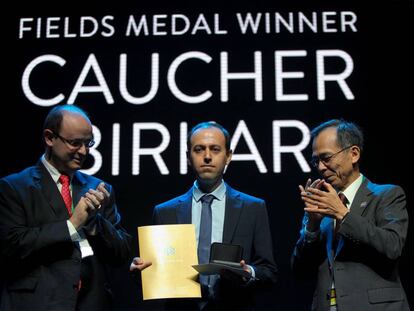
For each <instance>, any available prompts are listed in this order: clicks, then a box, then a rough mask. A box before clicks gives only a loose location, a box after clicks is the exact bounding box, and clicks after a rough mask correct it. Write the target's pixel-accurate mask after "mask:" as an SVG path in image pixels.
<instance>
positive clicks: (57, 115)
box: [43, 105, 89, 134]
mask: <svg viewBox="0 0 414 311" xmlns="http://www.w3.org/2000/svg"><path fill="white" fill-rule="evenodd" d="M64 112H71V113H78V114H81V115H83V116H84V117H85V118H86V119H88V120H89V117H88V114H87V113H86V112H85V111H84V110H82V109H81V108H79V107H77V106H74V105H59V106H56V107H54V108H53V109H52V110H50V111H49V113H48V114H47V116H46V119H45V122H44V123H43V130H45V129H49V130H51V131H52V132H53V133H56V134H59V132H60V126H61V124H62V120H63V113H64Z"/></svg>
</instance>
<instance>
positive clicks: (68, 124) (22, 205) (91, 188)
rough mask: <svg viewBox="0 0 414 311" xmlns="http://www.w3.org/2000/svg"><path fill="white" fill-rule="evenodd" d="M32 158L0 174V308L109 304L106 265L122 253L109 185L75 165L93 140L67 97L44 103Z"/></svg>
mask: <svg viewBox="0 0 414 311" xmlns="http://www.w3.org/2000/svg"><path fill="white" fill-rule="evenodd" d="M43 141H44V144H45V153H44V155H43V156H42V157H41V159H40V160H39V162H38V163H37V164H36V165H35V166H33V167H29V168H27V169H25V170H23V171H22V172H20V173H17V174H13V175H10V176H7V177H4V178H2V179H0V246H1V248H0V251H1V253H0V261H1V270H2V271H1V276H2V279H3V282H4V287H3V290H2V294H1V295H2V296H1V299H0V302H1V303H0V310H39V311H40V310H65V311H66V310H67V311H69V310H71V311H75V310H77V311H78V310H79V311H82V310H110V306H111V293H110V288H109V285H108V281H107V276H106V274H107V272H108V269H107V268H108V265H116V264H121V263H123V262H124V261H125V260H128V259H129V258H130V236H129V235H128V234H127V233H126V232H125V231H124V230H123V229H122V227H121V226H120V215H119V213H118V211H117V206H116V203H115V198H114V192H113V189H112V187H111V186H110V185H109V184H107V183H104V182H103V181H101V180H99V179H97V178H95V177H92V176H89V175H86V174H84V173H81V172H79V171H78V170H79V169H80V168H81V167H82V164H83V163H84V161H85V158H86V157H87V155H88V153H89V149H90V148H91V147H92V146H93V145H94V140H93V134H92V124H91V121H90V120H89V118H88V116H87V115H86V113H85V112H84V111H83V110H81V109H80V108H78V107H76V106H73V105H62V106H57V107H55V108H54V109H52V110H51V111H50V112H49V114H48V115H47V117H46V120H45V122H44V128H43Z"/></svg>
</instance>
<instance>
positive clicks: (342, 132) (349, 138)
mask: <svg viewBox="0 0 414 311" xmlns="http://www.w3.org/2000/svg"><path fill="white" fill-rule="evenodd" d="M329 127H334V128H336V140H337V143H338V146H339V147H340V148H346V147H348V146H358V147H359V149H360V150H361V152H362V149H363V148H364V134H363V133H362V130H361V128H360V127H359V126H358V125H357V124H355V123H353V122H348V121H345V120H344V119H332V120H329V121H326V122H324V123H322V124H320V125H318V126H317V127H315V128H314V129H313V130H312V131H311V137H312V139H315V138H316V136H318V135H319V134H320V133H321V132H322V131H323V130H325V129H327V128H329Z"/></svg>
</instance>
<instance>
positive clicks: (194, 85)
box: [0, 0, 413, 310]
mask: <svg viewBox="0 0 414 311" xmlns="http://www.w3.org/2000/svg"><path fill="white" fill-rule="evenodd" d="M223 2H224V1H223ZM412 9H413V3H412V2H408V1H407V2H406V1H386V2H385V3H381V4H380V3H376V4H375V5H372V6H371V7H370V6H367V5H365V6H362V5H361V4H359V3H358V2H353V1H351V2H349V1H348V2H347V3H345V4H333V3H332V2H330V1H326V2H313V3H312V4H308V3H306V2H293V1H279V2H273V3H267V2H266V1H263V2H260V1H259V2H257V1H255V3H254V4H252V3H250V1H244V0H243V1H237V2H229V1H227V2H226V4H223V3H221V4H219V2H218V1H217V3H215V2H214V1H213V2H212V1H209V2H208V4H207V3H198V2H195V1H194V2H184V3H182V2H181V3H179V4H178V3H174V4H172V3H170V2H167V1H165V3H163V2H160V1H149V2H133V1H130V2H128V1H124V2H120V1H116V2H113V3H110V4H105V3H99V4H97V5H91V4H88V5H87V6H85V4H82V5H81V4H74V3H71V4H61V3H59V4H58V3H57V2H55V3H54V4H46V3H43V4H39V5H37V6H34V5H31V6H27V5H21V6H18V7H16V8H15V9H13V10H11V11H8V12H6V14H5V15H6V16H5V17H4V18H3V19H2V34H3V36H2V38H3V44H2V50H3V53H2V55H3V56H2V57H3V62H2V68H3V70H2V76H3V79H2V81H3V82H2V89H3V90H2V96H3V100H2V114H1V122H0V126H1V133H2V148H1V150H2V152H1V157H2V165H1V166H0V176H5V175H8V174H10V173H13V172H15V171H18V170H21V169H23V168H25V167H26V166H29V165H32V164H34V163H35V162H36V161H37V160H38V158H39V157H40V155H41V153H42V151H43V146H42V143H41V127H42V122H43V119H44V117H45V115H46V113H47V111H48V110H49V109H50V107H51V106H53V105H55V104H57V103H65V102H71V103H75V104H78V105H79V106H81V107H82V108H84V109H85V110H86V111H88V112H89V113H90V115H91V119H92V121H93V123H94V125H95V126H96V129H95V130H96V131H95V135H96V137H97V138H98V140H99V138H100V140H99V142H98V144H97V146H96V149H95V150H94V151H93V157H91V159H90V161H89V168H92V169H93V170H94V172H93V173H94V174H95V175H96V176H98V177H100V178H103V179H105V180H106V181H108V182H109V183H111V184H112V185H113V186H114V187H115V190H116V194H117V201H118V205H119V210H120V212H121V214H122V216H123V225H124V227H125V228H126V229H127V230H128V231H129V232H130V233H131V234H132V235H133V236H134V253H135V254H137V246H136V228H137V226H140V225H146V224H149V223H150V221H151V211H152V207H153V206H154V205H155V204H157V203H160V202H162V201H164V200H167V199H170V198H172V197H174V196H176V195H178V194H181V193H183V192H185V191H187V189H188V188H189V187H190V185H191V183H192V181H193V176H192V175H191V172H188V173H186V174H183V173H182V170H183V169H184V168H185V165H184V166H183V165H182V166H180V152H182V149H181V151H180V146H181V145H180V143H181V144H182V141H181V142H180V126H183V125H187V127H188V128H190V127H192V126H193V125H195V124H196V123H198V122H200V121H206V120H216V121H217V122H220V123H222V124H223V125H224V126H225V127H227V128H228V130H229V131H230V133H231V134H233V133H235V131H237V130H238V131H240V130H242V136H241V138H240V139H239V140H238V141H237V145H236V146H235V150H234V152H235V154H236V155H238V157H240V155H241V154H247V155H250V157H248V158H247V160H240V158H239V159H237V156H236V159H235V160H234V161H233V162H232V163H231V164H230V166H229V167H228V170H227V172H226V176H225V180H226V181H227V182H228V183H229V184H230V185H232V186H233V187H235V188H237V189H239V190H241V191H244V192H247V193H249V194H252V195H255V196H258V197H261V198H264V199H265V200H266V202H267V205H268V212H269V216H270V222H271V229H272V234H273V238H274V247H275V256H276V259H277V263H278V266H279V270H280V278H279V283H278V285H277V286H276V287H275V288H274V289H272V290H271V291H269V292H264V293H262V294H261V296H260V299H259V301H260V302H259V305H260V307H261V309H263V310H275V309H277V310H307V309H309V304H310V300H311V296H312V286H313V284H312V283H311V282H309V283H308V282H297V281H294V280H293V279H292V276H291V272H290V270H289V258H290V254H291V251H292V249H293V246H294V243H295V241H296V239H297V237H298V230H299V227H300V221H301V217H302V204H301V201H300V199H299V196H298V185H299V184H303V183H304V182H305V181H306V179H307V178H308V177H310V176H313V173H311V172H310V171H309V165H308V162H305V164H303V163H302V166H301V165H300V164H299V162H298V158H296V157H295V156H294V155H293V154H292V153H282V155H281V162H280V163H281V168H280V170H277V169H275V165H274V163H273V160H274V156H275V154H278V152H279V151H281V150H282V149H281V148H279V147H278V145H277V144H276V142H277V141H278V136H277V135H276V132H275V131H274V129H273V125H286V123H283V122H286V121H289V122H290V123H288V126H287V127H282V128H281V131H280V138H279V139H280V145H281V146H295V145H298V144H300V142H302V141H303V142H306V141H307V140H306V139H307V137H308V136H307V135H308V134H309V129H311V128H312V127H314V126H315V125H317V124H319V123H320V122H322V121H324V120H327V119H331V118H345V119H348V120H351V121H354V122H356V123H358V124H359V125H361V127H362V128H363V130H364V132H365V135H366V148H365V151H364V154H363V161H362V172H363V174H364V175H366V176H367V177H368V178H370V179H371V180H372V181H374V182H377V183H394V184H399V185H401V186H402V187H403V188H404V189H405V190H406V193H407V197H408V209H409V213H410V217H411V218H412V212H411V210H410V206H409V204H410V201H411V192H410V188H409V184H408V178H409V171H412V169H411V168H410V167H411V164H410V163H411V162H410V161H411V160H410V158H411V153H410V147H409V146H410V136H409V135H410V133H412V130H410V123H409V122H408V121H409V117H408V116H409V112H408V111H409V109H411V108H410V106H411V98H412V96H411V90H412V85H411V84H412V78H410V75H411V73H412V69H413V68H412V63H413V62H412V55H413V53H412V52H413V51H412V48H410V47H409V45H408V41H409V40H411V39H410V38H412V36H413V28H412V25H411V23H410V22H409V19H410V18H411V12H412V11H413V10H412ZM237 14H240V15H239V16H240V18H242V19H243V20H244V18H246V16H248V14H250V16H251V17H252V21H256V18H258V16H259V15H260V14H261V15H260V16H261V23H260V24H259V26H258V28H257V31H252V30H248V31H247V32H246V33H243V31H242V27H241V26H240V24H239V23H238V19H237ZM201 15H202V16H201ZM276 15H277V16H278V17H282V18H283V19H284V21H285V22H286V23H288V22H289V18H291V19H292V20H291V21H292V25H293V28H292V29H291V30H289V28H287V27H286V26H284V24H280V26H281V28H280V29H279V31H278V30H277V29H276V28H275V16H276ZM131 16H132V18H133V19H134V20H135V21H136V25H139V22H140V21H141V22H143V23H144V22H147V23H146V26H147V27H148V33H147V34H145V33H144V30H145V27H144V24H141V26H142V27H143V28H141V33H140V34H139V35H132V34H130V35H129V36H127V34H126V29H127V27H128V21H130V18H131ZM200 16H201V17H200ZM300 16H304V17H306V19H307V20H308V21H311V22H315V21H316V24H315V25H314V26H315V27H316V29H313V30H312V29H311V28H310V27H309V26H306V24H304V29H303V31H301V30H300V28H299V24H298V19H299V18H300ZM341 16H343V17H344V18H345V21H348V22H349V23H352V24H353V25H354V28H352V27H349V26H348V27H346V26H345V28H341V26H343V23H341ZM154 18H155V21H154ZM266 18H269V23H268V24H266V23H265V22H266ZM313 18H315V20H313ZM323 18H325V19H326V23H325V28H324V23H323ZM352 18H355V19H354V20H352ZM173 19H175V21H176V22H177V24H176V29H175V30H176V33H175V34H173V24H172V20H173ZM215 19H216V24H214V22H215ZM350 19H351V20H350ZM82 20H83V21H84V29H83V35H82V34H81V33H82V29H81V21H82ZM65 21H66V22H65ZM279 21H280V20H279ZM47 23H49V30H47ZM65 23H66V27H67V28H66V30H65ZM266 25H267V26H266ZM186 27H188V30H186ZM266 27H268V28H266ZM21 30H22V33H21V35H20V37H19V33H20V31H21ZM38 30H39V31H40V32H38ZM192 31H193V33H192ZM180 32H181V34H180ZM282 51H285V52H286V51H287V52H286V53H287V54H288V56H289V57H285V58H283V61H282V64H283V65H282V67H280V66H279V67H278V66H276V64H275V54H276V53H277V54H278V55H280V53H281V52H282ZM289 51H290V52H289ZM326 51H329V52H332V53H334V55H335V56H332V57H325V58H324V59H320V60H321V62H320V63H318V61H317V57H316V55H321V53H325V52H326ZM255 52H256V53H257V55H258V56H257V57H258V58H257V59H258V60H259V62H258V63H257V64H256V65H257V67H256V69H255V67H254V53H255ZM188 53H190V54H188ZM289 53H290V54H289ZM294 53H296V54H299V55H297V56H294V55H295V54H294ZM121 55H125V57H126V59H127V65H126V72H127V74H126V79H127V82H126V84H125V85H126V89H127V90H128V92H129V94H130V95H131V97H136V98H138V97H141V98H143V97H144V96H146V95H148V98H147V99H145V98H144V99H142V101H143V102H145V103H141V104H134V103H131V102H132V101H133V100H132V99H131V98H130V99H128V97H127V96H125V92H124V95H123V91H121V89H122V87H121V85H122V84H124V82H123V80H122V79H120V72H122V70H121V69H122V68H121V67H122V66H121V65H120V63H121V61H120V59H121ZM153 55H155V57H157V56H158V60H159V62H158V70H156V69H157V68H155V72H158V73H159V78H158V79H157V78H155V77H156V76H152V78H151V64H152V63H151V57H153ZM226 55H227V57H228V61H227V65H228V69H227V70H228V72H230V73H237V72H238V73H240V72H245V73H246V72H248V73H252V72H255V73H256V82H257V83H258V84H259V87H258V89H257V90H256V91H255V84H254V80H252V79H244V80H243V79H239V80H236V79H231V80H229V82H228V99H226V98H225V96H224V93H223V90H222V88H221V78H222V77H223V74H222V72H223V70H224V71H225V68H224V67H223V66H224V64H226V62H225V61H224V60H223V58H224V57H225V56H226ZM343 55H345V56H343ZM185 56H189V57H190V58H189V59H187V60H186V61H183V62H181V63H180V64H179V66H178V67H177V68H176V71H175V73H176V74H175V78H174V80H173V81H172V82H170V83H168V73H169V72H170V73H172V72H173V69H174V68H173V67H174V66H173V65H172V64H174V63H176V64H177V62H178V61H179V60H180V59H181V58H183V57H185ZM39 57H40V60H42V59H43V61H40V62H39V64H38V65H34V64H35V63H34V62H35V60H39ZM197 57H198V58H197ZM347 57H348V58H347ZM221 59H222V60H221ZM346 59H350V60H351V62H352V64H353V66H352V68H351V67H350V65H349V63H347V62H346ZM94 60H95V61H94ZM260 61H261V66H260ZM59 62H60V63H59ZM322 64H323V66H322ZM31 65H33V66H32V67H33V68H32V70H31V71H30V67H31ZM259 69H261V71H260V70H259ZM346 69H348V70H350V72H349V73H348V74H347V76H346V78H344V80H343V82H344V84H345V85H346V86H347V87H348V88H349V91H350V93H351V94H352V96H350V95H349V93H348V95H347V94H346V93H345V91H344V88H341V87H340V85H339V84H338V83H337V82H335V81H333V82H326V88H325V91H326V93H325V98H322V97H321V92H319V94H318V87H317V86H318V81H317V79H318V77H319V78H320V77H321V75H320V73H321V72H324V73H325V74H339V73H343V72H345V70H346ZM29 71H30V72H31V74H30V75H28V80H24V77H25V75H24V73H25V72H29ZM281 71H283V72H284V73H285V74H288V73H296V78H292V79H288V78H285V79H282V81H283V91H282V92H283V93H285V94H306V95H307V98H297V99H294V100H286V99H284V98H282V97H280V96H278V97H277V96H276V91H277V90H279V91H281V88H280V85H277V84H276V78H277V77H278V75H280V74H282V73H281ZM101 73H102V74H101ZM83 74H84V75H85V77H84V78H83V77H82V75H83ZM301 75H302V76H301ZM121 76H122V74H121ZM259 77H261V79H262V81H261V83H259V82H260V80H259ZM279 77H282V76H279ZM157 80H158V88H155V89H156V91H155V92H154V93H153V95H151V94H149V91H150V89H151V86H154V83H155V81H157ZM174 83H175V84H176V85H177V87H178V89H179V90H180V91H181V92H182V93H184V94H186V95H187V96H189V97H191V98H192V99H195V98H196V96H198V95H200V94H203V93H204V92H206V91H210V92H211V95H210V97H208V98H206V99H204V100H200V101H199V102H198V103H188V102H186V100H185V98H184V97H183V96H180V95H177V93H174V92H173V91H172V89H173V87H172V86H171V85H172V84H174ZM75 85H77V87H78V88H77V90H78V92H77V95H76V94H75V95H73V96H72V98H71V94H72V93H73V89H74V88H75ZM87 86H95V87H97V88H96V89H89V90H88V89H87ZM27 88H30V90H31V92H32V93H33V95H34V96H36V97H37V98H39V100H36V99H35V98H34V97H33V96H30V95H29V91H28V89H27ZM104 90H105V92H106V93H105V92H104ZM75 93H76V91H75ZM109 93H110V95H109ZM59 94H61V99H57V100H56V101H55V102H53V100H52V98H54V97H56V96H57V95H59ZM260 94H261V95H260ZM108 101H109V102H112V103H108ZM134 124H135V125H134ZM114 125H115V126H114ZM118 126H119V140H118V139H114V138H113V133H114V131H115V132H116V130H117V127H118ZM134 126H135V130H136V131H135V136H134V135H133V132H134ZM145 126H147V127H149V128H150V129H147V130H142V131H141V132H139V131H137V128H138V127H145ZM300 126H302V129H301V128H300ZM114 129H115V130H114ZM115 136H116V135H115ZM138 137H139V138H140V146H141V148H156V147H157V146H161V147H162V152H160V154H159V156H160V159H161V160H159V161H161V162H164V163H165V167H164V173H162V172H161V170H160V168H159V165H157V164H156V162H155V161H154V158H153V157H152V156H148V155H146V156H145V155H144V156H140V157H138V156H137V155H136V154H134V153H133V149H134V146H135V148H136V147H137V146H138V145H137V144H138V140H137V138H138ZM168 137H169V139H168ZM250 138H251V139H250ZM162 142H164V144H165V146H164V145H163V144H162ZM118 143H119V149H117V148H116V146H117V144H118ZM301 149H303V150H301V151H300V153H301V154H302V155H303V159H306V160H308V159H309V157H310V146H309V145H308V144H305V146H304V148H301ZM116 150H119V154H117V155H116ZM136 150H138V149H136ZM97 154H98V155H97ZM114 154H115V155H116V156H115V157H114ZM99 158H101V160H100V159H99ZM114 158H115V159H116V158H118V159H119V160H118V161H114V163H115V165H114V164H113V159H114ZM133 158H134V159H135V160H137V159H138V158H139V160H140V162H139V174H134V173H133V164H132V162H133ZM181 160H183V158H181ZM135 163H137V162H135ZM159 163H160V162H159ZM260 163H262V166H261V169H259V166H260ZM116 167H118V172H116V171H114V168H116ZM264 167H265V168H264ZM165 168H167V170H168V173H166V170H165ZM411 232H412V229H410V233H409V237H408V240H407V245H406V250H405V253H404V255H403V257H402V260H401V277H402V279H403V282H404V286H405V289H406V291H407V294H408V296H409V299H410V300H413V298H412V297H413V284H412V282H411V281H410V279H409V277H408V275H412V274H413V268H412V267H411V266H410V264H409V263H410V262H412V256H411V255H410V251H412V246H411V243H412V233H411ZM113 281H114V289H115V290H114V293H115V305H116V308H115V309H116V310H131V309H133V310H147V309H152V310H157V308H158V303H157V302H156V301H147V302H142V301H141V300H140V296H139V295H140V294H139V288H138V287H137V286H136V285H135V284H134V282H133V281H132V279H131V278H130V276H129V274H128V272H127V266H124V267H121V268H119V269H117V270H116V271H115V273H114V274H113Z"/></svg>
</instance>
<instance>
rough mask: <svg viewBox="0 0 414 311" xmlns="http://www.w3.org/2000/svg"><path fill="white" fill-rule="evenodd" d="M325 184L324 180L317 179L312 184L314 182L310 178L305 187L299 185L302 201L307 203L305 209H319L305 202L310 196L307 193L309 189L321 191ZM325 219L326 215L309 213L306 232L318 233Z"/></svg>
mask: <svg viewBox="0 0 414 311" xmlns="http://www.w3.org/2000/svg"><path fill="white" fill-rule="evenodd" d="M323 183H324V180H323V179H316V180H314V181H313V182H312V180H311V179H310V178H309V179H308V180H307V181H306V185H305V187H303V186H302V185H299V190H300V194H301V198H302V201H303V202H304V203H305V208H309V207H312V208H318V206H317V205H313V204H312V203H309V202H306V201H305V200H304V196H305V195H308V194H309V193H308V191H307V190H308V188H315V189H320V188H321V187H322V185H323ZM323 217H324V215H322V214H320V213H314V212H312V213H311V212H308V223H307V225H306V230H308V231H310V232H314V231H317V230H318V229H319V225H320V223H321V221H322V218H323Z"/></svg>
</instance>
